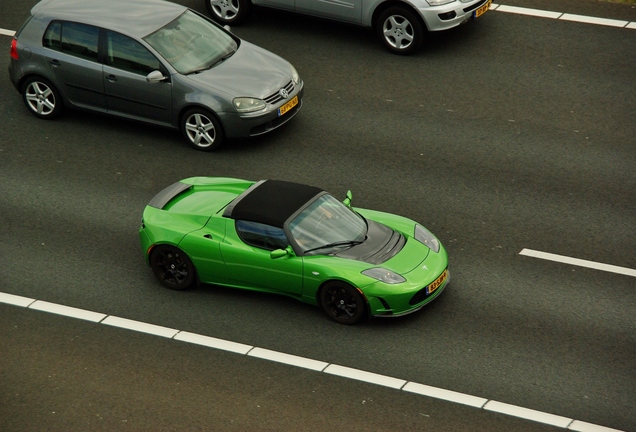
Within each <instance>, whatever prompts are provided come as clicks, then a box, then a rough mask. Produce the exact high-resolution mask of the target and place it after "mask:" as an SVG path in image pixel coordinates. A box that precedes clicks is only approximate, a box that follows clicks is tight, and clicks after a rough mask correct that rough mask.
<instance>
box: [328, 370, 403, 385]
mask: <svg viewBox="0 0 636 432" xmlns="http://www.w3.org/2000/svg"><path fill="white" fill-rule="evenodd" d="M323 372H326V373H328V374H331V375H337V376H340V377H344V378H351V379H354V380H358V381H364V382H368V383H370V384H377V385H381V386H385V387H391V388H394V389H401V388H402V387H404V384H406V381H405V380H402V379H399V378H393V377H389V376H386V375H380V374H376V373H373V372H367V371H363V370H360V369H353V368H349V367H346V366H340V365H334V364H330V365H329V366H327V367H326V368H325V370H324V371H323Z"/></svg>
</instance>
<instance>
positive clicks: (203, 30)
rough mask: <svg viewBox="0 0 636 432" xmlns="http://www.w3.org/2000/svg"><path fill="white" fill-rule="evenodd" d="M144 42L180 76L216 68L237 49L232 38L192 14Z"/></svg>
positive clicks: (169, 25) (186, 13)
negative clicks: (212, 67)
mask: <svg viewBox="0 0 636 432" xmlns="http://www.w3.org/2000/svg"><path fill="white" fill-rule="evenodd" d="M144 40H145V41H146V42H147V43H148V44H149V45H150V46H151V47H153V48H154V49H155V50H156V51H157V52H158V53H159V54H160V55H161V56H162V57H163V58H164V59H166V61H167V62H168V63H170V64H171V65H172V67H174V68H175V69H176V70H177V71H178V72H179V73H181V74H188V73H192V72H196V71H199V70H202V69H206V68H209V67H211V66H214V64H216V63H217V62H218V61H219V60H221V59H223V58H225V57H227V56H228V55H231V54H232V53H233V52H234V51H236V48H237V43H236V41H235V40H234V39H233V38H232V37H231V36H230V35H229V34H227V33H226V32H225V31H223V30H222V29H221V28H219V27H217V26H216V25H214V24H212V23H211V22H210V21H208V20H206V19H205V18H203V17H201V16H199V15H197V14H196V13H194V12H192V11H186V12H184V13H183V14H181V15H180V16H179V17H178V18H177V19H175V20H173V21H171V22H170V23H168V24H166V25H165V26H163V27H162V28H160V29H159V30H157V31H155V32H154V33H151V34H149V35H148V36H146V37H145V38H144Z"/></svg>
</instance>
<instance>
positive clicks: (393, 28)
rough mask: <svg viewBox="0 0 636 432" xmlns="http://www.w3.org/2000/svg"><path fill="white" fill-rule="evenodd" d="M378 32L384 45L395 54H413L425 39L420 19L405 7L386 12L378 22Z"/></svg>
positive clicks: (389, 9) (390, 9) (392, 8)
mask: <svg viewBox="0 0 636 432" xmlns="http://www.w3.org/2000/svg"><path fill="white" fill-rule="evenodd" d="M377 31H378V35H379V36H380V38H381V39H382V42H384V45H385V46H386V47H387V48H388V49H389V51H391V52H393V53H395V54H411V53H413V52H414V51H415V50H417V49H418V48H419V46H420V45H421V43H422V39H423V38H424V26H423V24H422V21H421V20H420V18H419V17H418V16H417V15H415V14H414V13H413V12H411V11H409V10H407V9H405V8H403V7H391V8H388V9H387V10H385V11H384V12H383V13H382V15H380V18H379V19H378V21H377Z"/></svg>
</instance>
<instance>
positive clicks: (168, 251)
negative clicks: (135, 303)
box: [150, 245, 195, 290]
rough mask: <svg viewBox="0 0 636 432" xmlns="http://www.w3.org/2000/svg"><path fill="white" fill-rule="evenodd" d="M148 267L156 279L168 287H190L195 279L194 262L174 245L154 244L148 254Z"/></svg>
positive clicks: (177, 288) (179, 288) (176, 288)
mask: <svg viewBox="0 0 636 432" xmlns="http://www.w3.org/2000/svg"><path fill="white" fill-rule="evenodd" d="M150 267H152V271H153V272H154V273H155V276H157V279H159V280H160V281H161V283H163V284H164V285H165V286H167V287H168V288H170V289H174V290H184V289H187V288H190V287H191V286H192V284H193V283H194V280H195V274H194V272H195V270H194V264H192V261H191V260H190V258H189V257H188V256H187V255H186V254H185V253H184V252H183V251H182V250H180V249H178V248H176V247H174V246H170V245H159V246H156V247H155V248H154V249H153V251H152V253H151V255H150Z"/></svg>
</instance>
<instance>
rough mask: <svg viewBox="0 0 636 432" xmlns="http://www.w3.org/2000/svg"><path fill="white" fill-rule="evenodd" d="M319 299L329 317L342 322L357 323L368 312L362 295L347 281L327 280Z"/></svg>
mask: <svg viewBox="0 0 636 432" xmlns="http://www.w3.org/2000/svg"><path fill="white" fill-rule="evenodd" d="M318 300H319V303H320V307H321V308H322V310H323V311H324V312H325V313H326V314H327V315H328V316H329V318H331V319H332V320H334V321H335V322H337V323H340V324H349V325H351V324H356V323H358V322H360V321H361V320H362V319H363V318H364V317H365V316H366V313H367V312H366V302H365V301H364V299H363V298H362V295H360V293H359V292H358V290H356V289H355V288H354V287H352V286H351V285H349V284H347V283H345V282H341V281H331V282H327V283H326V284H325V285H324V286H323V287H322V289H321V290H320V294H319V297H318Z"/></svg>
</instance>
